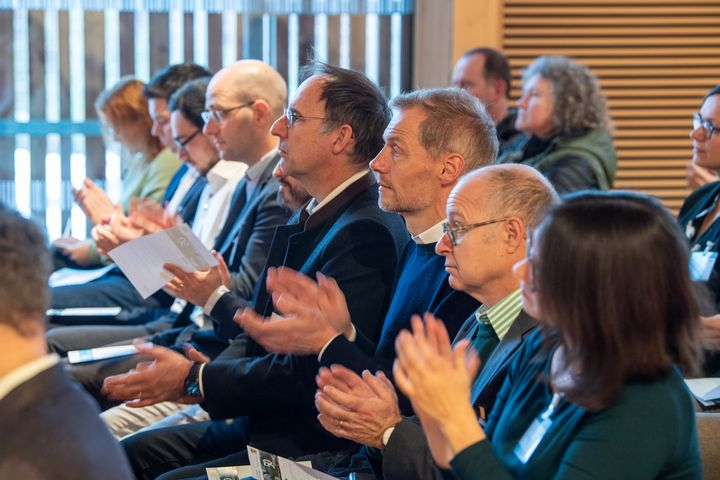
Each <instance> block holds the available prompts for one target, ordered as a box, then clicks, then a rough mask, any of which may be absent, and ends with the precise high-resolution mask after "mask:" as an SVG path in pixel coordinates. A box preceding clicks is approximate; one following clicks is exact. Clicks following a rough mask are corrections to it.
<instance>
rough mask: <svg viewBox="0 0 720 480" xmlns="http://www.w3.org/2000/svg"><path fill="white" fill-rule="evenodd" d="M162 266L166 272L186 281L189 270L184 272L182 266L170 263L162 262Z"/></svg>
mask: <svg viewBox="0 0 720 480" xmlns="http://www.w3.org/2000/svg"><path fill="white" fill-rule="evenodd" d="M163 268H164V269H165V270H167V271H168V272H170V273H172V274H173V275H175V276H176V277H177V278H179V279H180V280H182V281H187V279H188V277H189V275H188V273H189V272H186V271H185V270H183V269H182V268H180V267H178V266H177V265H174V264H172V263H164V264H163Z"/></svg>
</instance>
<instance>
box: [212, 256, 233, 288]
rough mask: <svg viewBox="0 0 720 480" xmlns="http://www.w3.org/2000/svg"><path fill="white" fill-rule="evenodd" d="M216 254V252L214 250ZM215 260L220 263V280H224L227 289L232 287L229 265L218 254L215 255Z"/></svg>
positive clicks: (218, 266)
mask: <svg viewBox="0 0 720 480" xmlns="http://www.w3.org/2000/svg"><path fill="white" fill-rule="evenodd" d="M213 252H215V250H213ZM214 256H215V260H216V261H217V262H218V265H217V268H218V271H219V272H220V279H221V280H222V283H223V285H225V286H226V287H229V286H230V269H229V268H228V266H227V263H225V257H223V256H222V255H220V254H219V253H218V252H215V253H214Z"/></svg>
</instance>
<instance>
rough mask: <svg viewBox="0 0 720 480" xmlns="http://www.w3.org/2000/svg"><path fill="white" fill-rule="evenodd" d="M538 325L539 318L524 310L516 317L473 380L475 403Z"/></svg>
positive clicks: (473, 398)
mask: <svg viewBox="0 0 720 480" xmlns="http://www.w3.org/2000/svg"><path fill="white" fill-rule="evenodd" d="M536 325H537V320H535V319H534V318H532V317H531V316H530V315H528V314H527V313H525V311H524V310H521V311H520V314H519V315H518V317H517V318H516V319H515V321H514V322H513V324H512V325H511V326H510V329H509V330H508V331H507V333H506V334H505V336H504V337H503V339H502V341H501V342H500V343H499V344H498V346H497V347H496V348H495V351H494V352H493V353H492V355H490V358H488V361H487V363H486V364H485V366H484V367H483V369H482V370H481V371H480V374H479V375H478V376H477V378H476V379H475V382H473V386H472V396H471V399H472V403H473V405H475V404H476V403H477V401H478V399H479V398H480V395H481V394H482V393H483V391H484V390H485V387H486V386H487V385H489V384H490V383H492V380H493V379H494V378H495V376H497V375H498V373H499V372H501V371H504V370H505V369H506V366H507V363H508V362H509V361H510V359H511V358H512V356H513V354H514V353H515V352H516V351H517V350H518V348H520V346H521V345H522V341H523V339H524V338H525V336H526V335H527V334H528V333H530V331H532V329H533V328H535V326H536Z"/></svg>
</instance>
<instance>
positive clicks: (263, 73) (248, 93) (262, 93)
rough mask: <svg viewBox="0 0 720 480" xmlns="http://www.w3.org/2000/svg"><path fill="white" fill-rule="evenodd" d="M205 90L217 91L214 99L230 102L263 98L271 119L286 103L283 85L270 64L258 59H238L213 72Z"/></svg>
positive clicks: (285, 89) (285, 92)
mask: <svg viewBox="0 0 720 480" xmlns="http://www.w3.org/2000/svg"><path fill="white" fill-rule="evenodd" d="M208 90H209V91H210V90H212V91H216V90H217V91H218V93H219V96H218V97H217V98H218V100H220V99H222V100H227V101H228V102H230V103H232V104H233V105H234V104H236V103H244V102H249V101H252V100H255V99H262V100H265V101H266V102H267V103H268V104H269V105H270V108H271V110H272V112H273V115H274V116H275V118H277V117H279V116H280V115H282V112H283V109H284V108H285V105H286V104H287V84H286V83H285V80H284V79H283V78H282V76H280V74H279V73H278V72H277V70H275V69H274V68H272V67H271V66H270V65H268V64H266V63H263V62H261V61H260V60H240V61H238V62H235V63H233V64H232V65H230V66H227V67H225V68H223V69H222V70H220V71H219V72H218V73H216V74H215V75H214V76H213V77H212V80H211V81H210V85H208Z"/></svg>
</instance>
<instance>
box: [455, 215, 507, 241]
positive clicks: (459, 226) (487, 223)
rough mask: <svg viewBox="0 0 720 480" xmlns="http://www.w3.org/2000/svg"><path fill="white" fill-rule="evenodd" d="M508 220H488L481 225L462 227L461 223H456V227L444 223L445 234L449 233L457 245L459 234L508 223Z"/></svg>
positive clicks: (473, 224)
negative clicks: (494, 224) (486, 226)
mask: <svg viewBox="0 0 720 480" xmlns="http://www.w3.org/2000/svg"><path fill="white" fill-rule="evenodd" d="M507 220H508V218H507V217H506V218H498V219H497V220H488V221H486V222H480V223H471V224H469V225H462V224H460V223H456V224H454V225H450V222H443V224H442V226H443V232H444V233H447V234H448V236H450V241H451V242H452V244H453V245H457V237H458V235H457V234H458V233H460V232H467V231H468V230H472V229H473V228H478V227H484V226H485V225H492V224H493V223H500V222H506V221H507Z"/></svg>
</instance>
